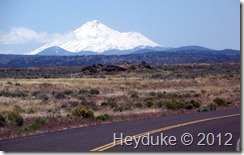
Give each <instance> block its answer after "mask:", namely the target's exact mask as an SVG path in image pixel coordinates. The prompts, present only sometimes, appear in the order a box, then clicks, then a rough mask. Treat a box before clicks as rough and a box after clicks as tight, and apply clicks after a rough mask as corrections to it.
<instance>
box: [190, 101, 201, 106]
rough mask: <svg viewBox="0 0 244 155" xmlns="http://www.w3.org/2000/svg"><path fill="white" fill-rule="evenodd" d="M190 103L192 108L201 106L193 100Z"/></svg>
mask: <svg viewBox="0 0 244 155" xmlns="http://www.w3.org/2000/svg"><path fill="white" fill-rule="evenodd" d="M190 104H192V105H193V107H194V108H199V107H200V106H201V104H200V103H199V102H197V101H195V100H191V101H190Z"/></svg>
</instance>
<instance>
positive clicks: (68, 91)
mask: <svg viewBox="0 0 244 155" xmlns="http://www.w3.org/2000/svg"><path fill="white" fill-rule="evenodd" d="M72 93H73V91H72V90H64V91H63V94H65V95H71V94H72Z"/></svg>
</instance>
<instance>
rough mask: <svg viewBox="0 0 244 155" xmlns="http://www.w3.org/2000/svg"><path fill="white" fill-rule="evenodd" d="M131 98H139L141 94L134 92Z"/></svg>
mask: <svg viewBox="0 0 244 155" xmlns="http://www.w3.org/2000/svg"><path fill="white" fill-rule="evenodd" d="M130 97H131V98H139V94H138V92H136V91H134V92H132V93H131V95H130Z"/></svg>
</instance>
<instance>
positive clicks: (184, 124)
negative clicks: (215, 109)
mask: <svg viewBox="0 0 244 155" xmlns="http://www.w3.org/2000/svg"><path fill="white" fill-rule="evenodd" d="M239 115H240V113H238V114H232V115H225V116H218V117H212V118H205V119H200V120H195V121H191V122H186V123H180V124H176V125H172V126H167V127H163V128H159V129H155V130H151V131H148V132H143V133H140V134H137V135H134V136H131V137H132V139H137V138H139V137H142V136H146V135H148V134H154V133H158V132H162V131H166V130H170V129H174V128H179V127H182V126H186V125H191V124H196V123H201V122H206V121H211V120H216V119H221V118H228V117H234V116H239ZM124 142H125V139H123V140H117V141H115V142H111V143H108V144H106V145H102V146H100V147H97V148H94V149H92V150H90V151H104V150H107V149H110V148H112V147H114V146H116V145H119V144H123V143H124Z"/></svg>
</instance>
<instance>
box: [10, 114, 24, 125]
mask: <svg viewBox="0 0 244 155" xmlns="http://www.w3.org/2000/svg"><path fill="white" fill-rule="evenodd" d="M8 120H9V121H10V122H11V124H12V125H15V126H22V125H23V124H24V119H23V117H22V116H21V115H20V114H19V113H17V112H12V113H9V114H8Z"/></svg>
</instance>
